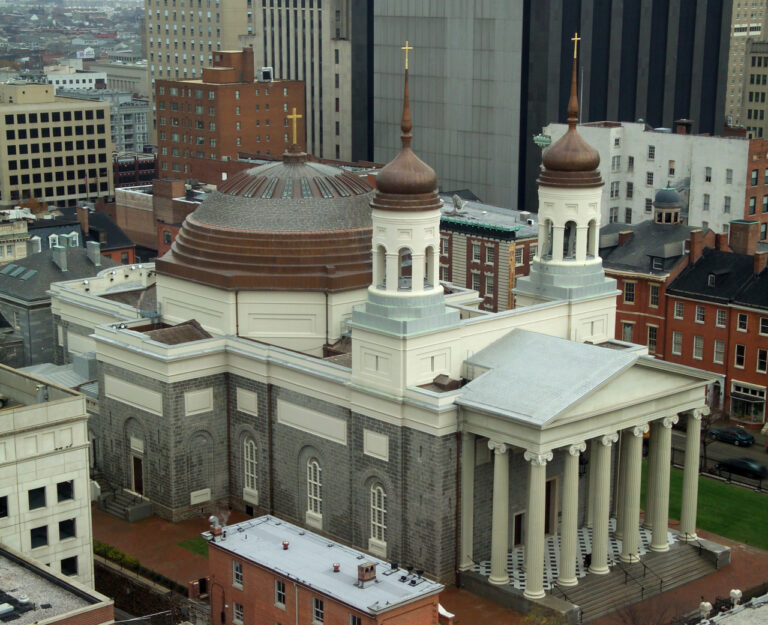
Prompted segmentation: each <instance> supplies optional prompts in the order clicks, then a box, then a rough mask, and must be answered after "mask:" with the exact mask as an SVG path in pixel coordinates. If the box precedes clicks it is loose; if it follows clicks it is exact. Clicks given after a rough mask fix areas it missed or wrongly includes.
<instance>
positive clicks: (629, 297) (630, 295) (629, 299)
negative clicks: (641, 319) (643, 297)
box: [624, 282, 635, 304]
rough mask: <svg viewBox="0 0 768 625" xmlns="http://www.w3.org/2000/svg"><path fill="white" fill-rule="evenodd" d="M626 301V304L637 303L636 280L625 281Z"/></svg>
mask: <svg viewBox="0 0 768 625" xmlns="http://www.w3.org/2000/svg"><path fill="white" fill-rule="evenodd" d="M624 303H625V304H634V303H635V283H634V282H625V283H624Z"/></svg>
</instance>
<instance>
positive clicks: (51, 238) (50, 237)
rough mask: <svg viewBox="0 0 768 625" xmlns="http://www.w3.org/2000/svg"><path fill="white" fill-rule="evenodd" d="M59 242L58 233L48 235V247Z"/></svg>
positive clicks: (54, 245)
mask: <svg viewBox="0 0 768 625" xmlns="http://www.w3.org/2000/svg"><path fill="white" fill-rule="evenodd" d="M58 244H59V235H58V234H49V235H48V247H56V246H57V245H58Z"/></svg>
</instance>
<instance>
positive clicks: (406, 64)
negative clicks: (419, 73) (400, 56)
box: [400, 40, 413, 69]
mask: <svg viewBox="0 0 768 625" xmlns="http://www.w3.org/2000/svg"><path fill="white" fill-rule="evenodd" d="M400 49H401V50H405V69H408V51H409V50H413V46H410V45H408V40H406V41H405V45H404V46H402V47H401V48H400Z"/></svg>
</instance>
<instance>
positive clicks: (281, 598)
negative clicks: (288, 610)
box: [275, 579, 285, 608]
mask: <svg viewBox="0 0 768 625" xmlns="http://www.w3.org/2000/svg"><path fill="white" fill-rule="evenodd" d="M275 605H276V606H279V607H281V608H284V607H285V582H281V581H280V580H279V579H277V580H275Z"/></svg>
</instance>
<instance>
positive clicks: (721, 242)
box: [715, 232, 731, 252]
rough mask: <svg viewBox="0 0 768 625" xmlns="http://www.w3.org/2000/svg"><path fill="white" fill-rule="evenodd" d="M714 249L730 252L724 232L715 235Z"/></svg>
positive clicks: (726, 235)
mask: <svg viewBox="0 0 768 625" xmlns="http://www.w3.org/2000/svg"><path fill="white" fill-rule="evenodd" d="M715 247H716V248H717V249H718V250H720V251H721V252H730V251H731V248H730V247H728V234H727V233H726V232H718V233H717V234H716V235H715Z"/></svg>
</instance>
